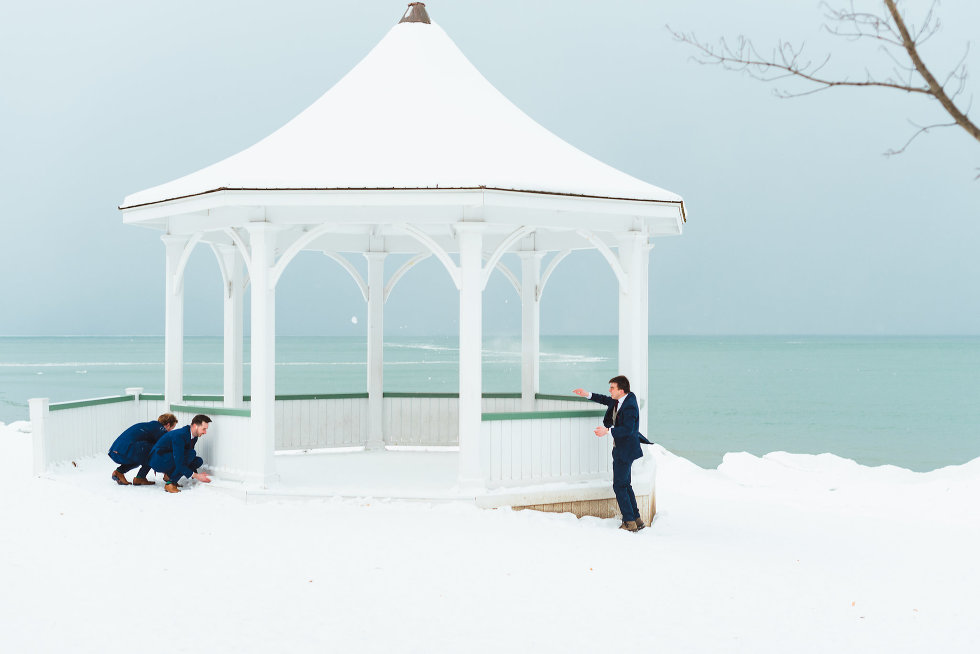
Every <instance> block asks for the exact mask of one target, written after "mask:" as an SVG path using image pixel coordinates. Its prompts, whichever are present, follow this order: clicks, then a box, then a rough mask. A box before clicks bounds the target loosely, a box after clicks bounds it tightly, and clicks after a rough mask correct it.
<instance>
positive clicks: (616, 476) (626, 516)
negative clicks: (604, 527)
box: [613, 457, 640, 522]
mask: <svg viewBox="0 0 980 654" xmlns="http://www.w3.org/2000/svg"><path fill="white" fill-rule="evenodd" d="M632 475H633V462H632V461H619V460H618V459H616V458H615V457H613V492H615V493H616V502H618V503H619V512H620V513H622V514H623V522H628V521H630V520H636V519H637V518H639V517H640V509H639V507H637V506H636V495H634V494H633V486H632V485H631V483H630V480H631V478H632Z"/></svg>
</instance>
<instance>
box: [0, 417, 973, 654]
mask: <svg viewBox="0 0 980 654" xmlns="http://www.w3.org/2000/svg"><path fill="white" fill-rule="evenodd" d="M29 428H30V426H29V424H27V423H14V424H13V425H8V426H4V425H2V423H0V466H2V469H3V474H2V475H0V516H2V521H3V528H2V530H0V589H2V592H0V652H4V653H19V652H59V653H60V652H65V651H71V652H106V651H136V652H162V651H168V652H184V651H187V652H189V651H212V652H214V651H217V652H236V653H239V652H241V653H245V652H289V651H291V652H386V653H394V652H398V653H402V652H467V653H468V652H563V653H564V652H600V651H626V652H750V653H757V652H779V653H780V654H782V653H785V652H794V653H797V652H835V653H838V652H889V653H892V652H924V651H930V652H943V653H949V652H971V653H972V652H977V651H980V621H978V620H977V619H976V618H977V615H978V613H980V583H978V582H980V566H978V565H977V563H976V557H977V552H978V551H980V519H978V518H980V509H978V505H980V459H976V460H974V461H972V462H970V463H968V464H965V465H962V466H957V467H951V468H945V469H942V470H938V471H935V472H931V473H926V474H920V473H913V472H909V471H907V470H902V469H899V468H891V467H882V468H866V467H863V466H859V465H857V464H855V463H853V462H852V461H849V460H845V459H840V458H838V457H835V456H832V455H821V456H807V455H788V454H781V453H778V454H771V455H768V456H766V457H763V458H761V459H760V458H757V457H753V456H750V455H747V454H731V455H728V456H727V457H726V458H725V461H724V463H723V464H722V465H721V466H720V467H719V469H718V470H703V469H701V468H698V467H696V466H695V465H693V464H691V463H690V462H688V461H686V460H684V459H681V458H678V457H675V456H673V455H671V454H669V453H667V452H665V451H660V452H658V453H657V454H656V456H657V466H658V479H657V504H658V509H659V514H658V516H657V518H656V521H655V523H654V525H653V526H652V528H649V529H646V530H644V531H642V532H640V533H639V534H630V533H627V532H624V531H620V530H618V529H617V526H618V525H617V522H616V521H614V520H598V519H593V518H585V519H582V520H577V519H575V518H574V517H573V516H571V515H567V514H566V515H554V514H542V513H535V512H531V511H524V512H513V511H508V510H497V511H491V510H480V509H477V508H474V507H471V506H464V505H459V504H452V503H450V504H438V505H430V504H422V503H411V502H387V501H377V500H363V501H350V500H343V501H341V500H309V501H291V502H270V503H260V504H245V503H243V502H241V501H240V500H237V499H235V498H234V497H231V496H228V495H226V494H224V493H221V492H214V490H212V489H208V488H205V487H203V486H200V485H191V486H189V487H188V488H187V489H186V491H185V492H183V493H180V494H179V495H169V494H167V493H164V492H163V488H162V485H160V484H158V485H157V486H153V487H145V488H136V487H131V486H130V487H119V486H116V485H115V484H113V483H112V482H111V481H110V479H109V473H110V471H111V469H112V464H111V462H110V461H109V459H108V458H106V459H105V460H92V459H90V460H84V461H81V462H79V466H78V468H61V469H59V471H58V472H56V473H55V474H53V475H50V476H49V477H46V478H34V477H33V476H32V474H31V461H30V457H31V441H30V439H31V436H30V433H29Z"/></svg>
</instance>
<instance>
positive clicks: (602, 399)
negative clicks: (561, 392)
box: [572, 388, 618, 406]
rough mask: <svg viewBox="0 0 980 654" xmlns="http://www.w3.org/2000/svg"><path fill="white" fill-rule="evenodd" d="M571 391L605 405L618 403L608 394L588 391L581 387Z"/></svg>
mask: <svg viewBox="0 0 980 654" xmlns="http://www.w3.org/2000/svg"><path fill="white" fill-rule="evenodd" d="M572 392H573V393H575V394H576V395H578V396H579V397H584V398H586V399H589V400H592V401H593V402H598V403H599V404H605V405H606V406H612V405H614V404H618V402H616V400H614V399H612V398H611V397H609V396H608V395H602V394H601V393H590V392H589V391H587V390H585V389H582V388H576V389H575V390H574V391H572Z"/></svg>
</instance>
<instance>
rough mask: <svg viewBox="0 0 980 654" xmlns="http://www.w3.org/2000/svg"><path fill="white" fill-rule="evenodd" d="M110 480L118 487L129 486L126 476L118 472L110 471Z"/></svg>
mask: <svg viewBox="0 0 980 654" xmlns="http://www.w3.org/2000/svg"><path fill="white" fill-rule="evenodd" d="M112 479H113V480H114V481H115V482H116V483H117V484H119V485H120V486H129V480H128V479H126V475H124V474H123V473H121V472H119V471H118V470H113V471H112Z"/></svg>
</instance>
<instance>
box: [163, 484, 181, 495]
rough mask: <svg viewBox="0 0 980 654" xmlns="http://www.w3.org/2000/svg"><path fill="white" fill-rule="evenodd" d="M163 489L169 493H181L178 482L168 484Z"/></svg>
mask: <svg viewBox="0 0 980 654" xmlns="http://www.w3.org/2000/svg"><path fill="white" fill-rule="evenodd" d="M163 490H165V491H167V492H168V493H179V492H180V486H178V485H177V484H167V485H166V486H164V487H163Z"/></svg>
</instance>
